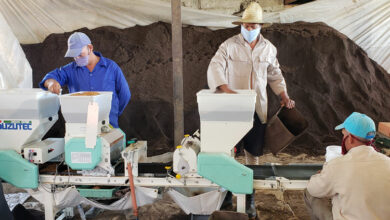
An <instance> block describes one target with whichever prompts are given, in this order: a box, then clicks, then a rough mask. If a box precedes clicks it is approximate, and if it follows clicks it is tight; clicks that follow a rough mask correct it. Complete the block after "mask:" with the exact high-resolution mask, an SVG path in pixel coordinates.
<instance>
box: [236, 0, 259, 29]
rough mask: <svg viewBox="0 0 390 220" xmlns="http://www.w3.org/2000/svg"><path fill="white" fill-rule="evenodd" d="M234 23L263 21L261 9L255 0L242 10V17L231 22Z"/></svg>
mask: <svg viewBox="0 0 390 220" xmlns="http://www.w3.org/2000/svg"><path fill="white" fill-rule="evenodd" d="M232 23H233V24H235V25H241V24H242V23H257V24H260V23H263V9H262V8H261V6H260V5H259V4H258V3H257V2H252V3H251V4H250V5H249V6H248V7H247V8H246V9H245V11H244V14H243V15H242V18H241V19H240V20H238V21H234V22H232Z"/></svg>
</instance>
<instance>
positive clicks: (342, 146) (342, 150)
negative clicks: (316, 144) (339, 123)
mask: <svg viewBox="0 0 390 220" xmlns="http://www.w3.org/2000/svg"><path fill="white" fill-rule="evenodd" d="M347 137H348V136H346V137H343V141H342V142H341V154H342V155H345V154H347V152H348V151H347V148H346V147H345V141H346V140H347Z"/></svg>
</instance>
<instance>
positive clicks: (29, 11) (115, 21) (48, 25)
mask: <svg viewBox="0 0 390 220" xmlns="http://www.w3.org/2000/svg"><path fill="white" fill-rule="evenodd" d="M0 12H1V13H2V14H3V15H4V17H5V18H6V20H7V22H8V23H9V25H10V26H11V28H12V31H13V32H14V33H15V35H16V36H17V38H18V39H19V41H20V43H22V44H31V43H40V42H42V41H43V40H44V39H45V38H46V37H47V36H48V35H49V34H52V33H64V32H70V31H73V30H76V29H79V28H83V27H87V28H89V29H92V28H97V27H101V26H114V27H117V28H127V27H132V26H135V25H148V24H151V23H154V22H157V21H164V22H170V21H171V4H170V3H169V2H161V1H158V0H115V1H111V0H94V1H91V0H77V1H74V0H52V1H49V0H0ZM236 18H237V17H235V16H229V15H220V14H215V13H210V12H206V11H201V10H196V9H192V8H186V7H182V23H183V24H189V25H198V26H207V27H215V28H218V27H219V28H223V27H233V25H232V24H231V22H232V21H234V20H236Z"/></svg>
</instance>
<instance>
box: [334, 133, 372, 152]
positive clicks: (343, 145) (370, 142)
mask: <svg viewBox="0 0 390 220" xmlns="http://www.w3.org/2000/svg"><path fill="white" fill-rule="evenodd" d="M348 136H349V135H348ZM348 136H346V137H345V138H343V142H342V143H341V154H342V155H345V154H347V153H348V151H347V148H346V147H345V141H346V140H347V137H348ZM351 138H355V137H354V136H351ZM355 139H356V138H355ZM357 140H358V139H357ZM365 144H366V145H367V146H371V147H372V148H374V150H376V151H378V152H379V150H378V149H377V148H376V147H375V145H374V139H372V140H370V141H367V142H366V143H365Z"/></svg>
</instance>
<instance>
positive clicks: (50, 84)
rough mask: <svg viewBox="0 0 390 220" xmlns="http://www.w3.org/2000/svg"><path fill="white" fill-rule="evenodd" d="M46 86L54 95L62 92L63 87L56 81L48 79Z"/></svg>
mask: <svg viewBox="0 0 390 220" xmlns="http://www.w3.org/2000/svg"><path fill="white" fill-rule="evenodd" d="M44 86H45V87H46V88H47V89H48V90H49V91H50V92H52V93H55V94H57V95H59V94H60V92H61V85H60V84H59V83H58V82H57V81H56V80H55V79H48V80H46V81H45V83H44Z"/></svg>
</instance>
